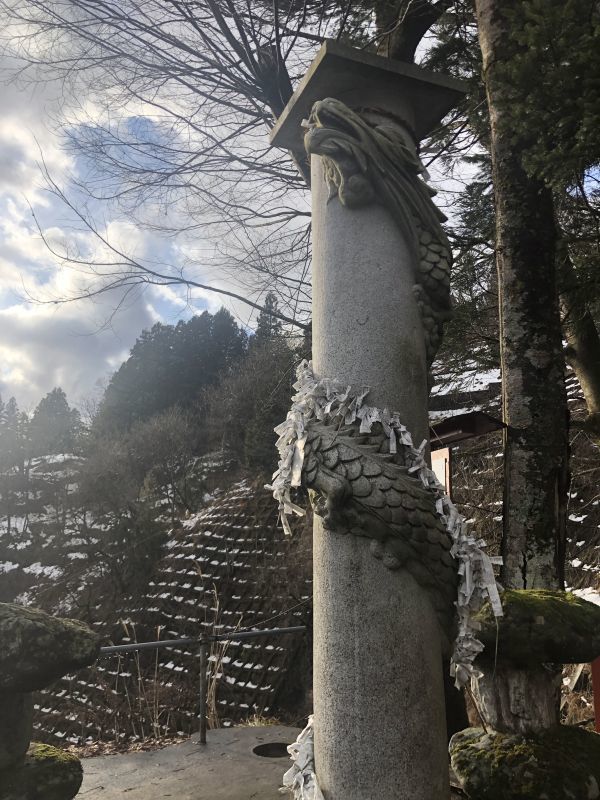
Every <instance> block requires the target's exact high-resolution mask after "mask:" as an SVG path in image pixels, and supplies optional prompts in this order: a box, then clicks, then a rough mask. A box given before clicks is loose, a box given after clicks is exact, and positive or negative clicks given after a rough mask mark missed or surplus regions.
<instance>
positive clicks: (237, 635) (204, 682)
mask: <svg viewBox="0 0 600 800" xmlns="http://www.w3.org/2000/svg"><path fill="white" fill-rule="evenodd" d="M305 631H306V626H304V625H295V626H291V627H288V628H264V629H262V630H246V631H232V632H231V633H220V634H214V635H212V636H201V637H199V638H187V639H162V640H160V639H159V640H156V641H153V642H135V643H133V644H115V645H108V646H106V647H101V648H100V657H103V656H110V655H115V654H120V653H130V652H134V651H139V650H158V649H159V648H162V647H190V646H194V645H196V646H197V647H198V655H199V658H200V714H199V715H200V744H206V728H207V716H206V707H207V695H208V646H209V645H210V644H212V643H214V642H236V641H241V640H243V639H254V638H257V637H259V636H285V635H288V634H292V633H304V632H305Z"/></svg>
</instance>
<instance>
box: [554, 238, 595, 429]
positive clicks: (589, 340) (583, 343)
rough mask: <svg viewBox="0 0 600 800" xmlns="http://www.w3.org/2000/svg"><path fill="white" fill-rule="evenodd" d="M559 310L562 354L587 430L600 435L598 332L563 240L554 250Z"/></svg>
mask: <svg viewBox="0 0 600 800" xmlns="http://www.w3.org/2000/svg"><path fill="white" fill-rule="evenodd" d="M558 265H559V284H560V310H561V314H562V322H563V333H564V337H565V339H566V341H567V349H566V357H567V361H568V362H569V364H570V366H571V367H572V368H573V371H574V372H575V375H577V379H578V380H579V385H580V386H581V390H582V392H583V396H584V399H585V404H586V407H587V412H588V418H587V420H586V423H587V427H588V429H589V431H590V432H591V433H592V434H593V436H594V438H595V439H596V440H599V439H600V336H598V330H597V328H596V323H595V322H594V319H593V317H592V315H591V314H590V312H589V309H588V306H587V302H586V299H585V297H584V296H583V293H582V289H581V287H580V286H579V281H578V279H577V275H576V274H575V269H574V267H573V262H572V261H571V258H570V256H569V253H568V250H567V247H566V244H564V243H561V246H560V251H559V254H558Z"/></svg>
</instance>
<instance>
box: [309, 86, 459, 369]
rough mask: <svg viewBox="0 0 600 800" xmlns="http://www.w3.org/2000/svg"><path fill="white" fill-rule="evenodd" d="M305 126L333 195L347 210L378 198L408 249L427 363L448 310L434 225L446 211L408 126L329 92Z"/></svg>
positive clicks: (446, 263) (441, 236) (445, 256)
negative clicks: (346, 102)
mask: <svg viewBox="0 0 600 800" xmlns="http://www.w3.org/2000/svg"><path fill="white" fill-rule="evenodd" d="M306 127H307V131H306V134H305V137H304V146H305V148H306V150H307V152H308V153H310V154H315V155H319V156H321V157H322V159H323V166H324V170H325V180H326V181H327V184H328V186H329V193H330V198H331V197H334V196H337V197H338V198H339V201H340V202H341V203H342V204H343V205H345V206H347V207H348V208H360V207H361V206H365V205H368V204H370V203H380V204H381V205H383V206H384V207H385V208H387V209H388V211H389V212H390V214H391V215H392V218H393V219H394V221H395V223H396V224H397V225H398V227H399V228H400V230H401V231H402V232H403V234H404V236H405V238H406V241H407V242H408V244H409V246H410V247H411V248H412V251H413V261H414V264H415V267H416V268H415V275H414V278H415V283H414V285H413V292H414V295H415V299H416V302H417V304H418V306H419V309H420V312H421V319H422V322H423V333H424V336H425V346H426V353H427V363H428V366H431V364H432V362H433V359H434V358H435V354H436V352H437V350H438V348H439V346H440V344H441V340H442V327H443V324H444V322H445V321H446V320H447V319H448V318H449V317H450V314H451V306H450V265H451V251H450V245H449V243H448V239H447V237H446V234H445V233H444V230H443V229H442V226H441V224H440V222H441V221H443V220H444V219H445V217H444V215H443V214H442V213H441V212H440V211H439V210H438V209H437V208H436V206H435V205H434V204H433V202H432V201H431V197H432V196H433V195H434V194H435V192H434V191H432V190H431V189H430V188H429V187H428V186H427V184H426V183H425V181H424V180H423V179H422V177H421V175H422V173H423V172H424V171H425V170H424V168H423V166H422V164H421V162H420V160H419V158H418V156H417V154H416V151H415V146H414V143H413V141H412V138H411V136H410V134H409V132H408V128H407V127H406V126H405V125H403V124H402V122H401V121H397V120H394V119H391V118H390V117H386V116H384V115H383V114H382V113H381V112H378V111H376V110H365V111H363V112H361V113H358V112H356V111H352V110H351V109H350V108H348V107H347V106H346V105H344V103H342V102H340V101H339V100H335V99H332V98H327V99H325V100H320V101H319V102H317V103H315V104H314V106H313V108H312V112H311V114H310V117H309V119H308V123H307V124H306Z"/></svg>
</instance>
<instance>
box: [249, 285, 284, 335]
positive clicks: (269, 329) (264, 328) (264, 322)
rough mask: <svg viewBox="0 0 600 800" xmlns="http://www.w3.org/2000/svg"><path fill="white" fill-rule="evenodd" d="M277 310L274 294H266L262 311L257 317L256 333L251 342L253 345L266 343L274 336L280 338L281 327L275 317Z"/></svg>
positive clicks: (277, 318)
mask: <svg viewBox="0 0 600 800" xmlns="http://www.w3.org/2000/svg"><path fill="white" fill-rule="evenodd" d="M278 310H279V309H278V302H277V295H276V294H275V292H268V293H267V296H266V297H265V303H264V307H263V310H262V311H261V312H260V314H259V315H258V320H257V323H256V333H255V336H254V340H253V341H254V342H255V343H257V344H258V343H262V342H266V341H269V340H270V339H273V338H275V337H276V336H281V334H282V325H281V320H280V319H279V317H278V316H277V312H278Z"/></svg>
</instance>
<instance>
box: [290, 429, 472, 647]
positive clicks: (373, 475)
mask: <svg viewBox="0 0 600 800" xmlns="http://www.w3.org/2000/svg"><path fill="white" fill-rule="evenodd" d="M375 428H378V429H379V432H377V431H376V430H375V429H374V430H373V431H372V432H370V433H364V434H363V433H360V426H359V423H358V422H356V423H354V424H351V425H344V426H342V427H340V420H339V418H338V419H337V420H335V419H334V420H333V421H323V422H319V421H316V420H314V419H313V420H311V421H310V423H309V425H308V426H307V428H306V440H305V442H304V462H303V467H302V484H303V485H304V486H305V487H306V488H307V489H308V490H309V491H310V493H311V499H312V501H313V507H314V511H315V513H316V514H317V515H319V516H320V517H321V518H322V520H323V523H324V526H325V528H326V529H327V530H333V531H335V532H337V533H351V534H354V535H357V536H361V537H366V538H368V539H370V540H371V551H372V553H373V555H374V556H376V557H377V558H380V559H381V560H382V561H383V563H384V564H385V566H386V567H388V568H389V569H392V570H395V569H400V568H404V569H406V570H407V571H408V572H409V573H410V574H411V575H412V576H413V577H414V578H415V580H416V581H417V582H418V583H419V584H420V585H421V586H422V587H423V588H424V589H426V591H427V592H428V595H429V597H430V599H431V602H432V604H433V607H434V609H435V611H436V613H437V616H438V620H439V622H440V626H441V629H442V631H443V633H444V634H445V638H446V639H447V643H448V644H449V643H450V642H451V641H452V640H453V638H454V633H455V631H454V626H455V605H454V604H455V601H456V597H457V587H458V570H457V565H456V562H455V560H454V558H453V557H452V555H451V553H450V550H451V547H452V540H451V537H450V535H449V533H448V531H447V529H446V526H445V524H444V522H443V520H442V518H441V517H440V514H439V513H438V511H437V509H436V498H435V495H434V494H433V492H431V491H430V490H428V489H427V488H426V487H425V486H424V485H423V483H422V481H421V480H420V479H419V478H417V477H414V476H413V475H412V474H411V473H410V472H409V470H408V467H406V466H402V465H401V464H399V463H398V456H396V455H393V454H390V452H389V436H387V435H386V434H385V433H384V431H383V429H382V427H381V425H379V424H377V425H376V426H375Z"/></svg>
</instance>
